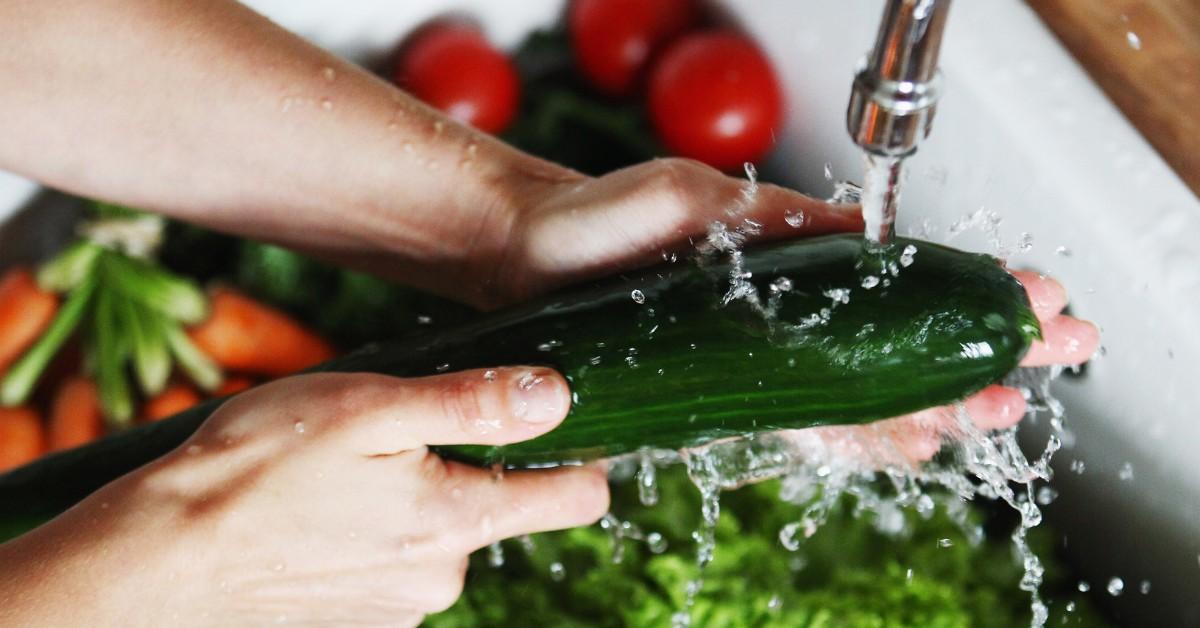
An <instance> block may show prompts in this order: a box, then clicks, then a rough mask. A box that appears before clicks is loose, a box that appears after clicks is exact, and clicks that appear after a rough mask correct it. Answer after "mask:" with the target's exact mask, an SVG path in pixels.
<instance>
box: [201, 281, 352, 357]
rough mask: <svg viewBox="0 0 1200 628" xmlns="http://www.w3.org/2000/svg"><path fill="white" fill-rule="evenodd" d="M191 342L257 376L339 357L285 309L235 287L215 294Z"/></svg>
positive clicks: (205, 351)
mask: <svg viewBox="0 0 1200 628" xmlns="http://www.w3.org/2000/svg"><path fill="white" fill-rule="evenodd" d="M210 305H211V313H210V315H209V317H208V319H207V320H205V321H204V322H202V323H200V324H199V325H197V326H195V327H193V328H192V329H191V330H190V331H189V332H188V335H189V336H191V339H192V342H193V343H195V344H196V346H197V347H199V348H200V350H201V351H203V352H204V353H207V354H208V355H209V356H211V357H212V358H213V359H214V360H216V362H217V364H219V365H221V366H222V367H224V368H226V369H228V370H232V371H241V372H244V373H252V374H255V375H268V376H279V375H287V374H289V373H294V372H296V371H300V370H303V369H306V368H308V367H310V366H314V365H316V364H319V363H321V362H324V361H325V360H328V359H330V358H332V357H333V356H334V352H333V347H332V346H331V345H330V344H329V343H328V342H325V340H324V339H322V338H321V337H320V336H317V335H316V334H315V333H314V332H312V331H310V330H309V329H308V328H306V327H304V326H303V325H301V324H300V323H298V322H296V321H294V320H292V319H291V318H290V317H288V316H287V315H286V314H284V313H283V312H280V311H279V310H276V309H274V308H272V307H269V306H267V305H264V304H262V303H259V302H257V301H255V300H253V299H251V298H249V297H246V296H244V295H241V294H238V293H236V292H233V291H231V290H218V291H217V292H215V293H214V294H213V295H212V299H211V302H210Z"/></svg>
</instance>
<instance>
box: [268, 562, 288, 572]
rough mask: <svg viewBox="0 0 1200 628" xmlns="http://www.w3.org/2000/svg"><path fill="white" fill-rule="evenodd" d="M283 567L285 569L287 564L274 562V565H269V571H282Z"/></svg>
mask: <svg viewBox="0 0 1200 628" xmlns="http://www.w3.org/2000/svg"><path fill="white" fill-rule="evenodd" d="M284 569H287V565H286V564H284V563H275V564H274V565H271V571H283V570H284Z"/></svg>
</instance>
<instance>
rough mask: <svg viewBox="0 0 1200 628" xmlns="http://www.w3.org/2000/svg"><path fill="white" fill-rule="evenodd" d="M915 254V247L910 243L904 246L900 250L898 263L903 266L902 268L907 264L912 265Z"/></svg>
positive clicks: (907, 265) (906, 266)
mask: <svg viewBox="0 0 1200 628" xmlns="http://www.w3.org/2000/svg"><path fill="white" fill-rule="evenodd" d="M916 254H917V247H915V246H913V245H911V244H909V245H907V246H905V247H904V250H903V251H901V252H900V265H901V266H903V267H904V268H908V267H909V266H912V263H913V257H915V256H916Z"/></svg>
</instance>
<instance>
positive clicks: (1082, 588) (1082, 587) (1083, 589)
mask: <svg viewBox="0 0 1200 628" xmlns="http://www.w3.org/2000/svg"><path fill="white" fill-rule="evenodd" d="M1075 588H1076V589H1078V590H1079V592H1080V593H1087V592H1088V591H1091V590H1092V585H1090V584H1088V583H1087V581H1086V580H1080V581H1079V584H1078V585H1076V586H1075Z"/></svg>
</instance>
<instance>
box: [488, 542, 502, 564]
mask: <svg viewBox="0 0 1200 628" xmlns="http://www.w3.org/2000/svg"><path fill="white" fill-rule="evenodd" d="M488 565H490V566H492V567H494V568H497V569H499V568H500V567H503V566H504V547H503V546H501V545H500V541H496V542H495V543H492V544H491V545H489V546H488Z"/></svg>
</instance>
